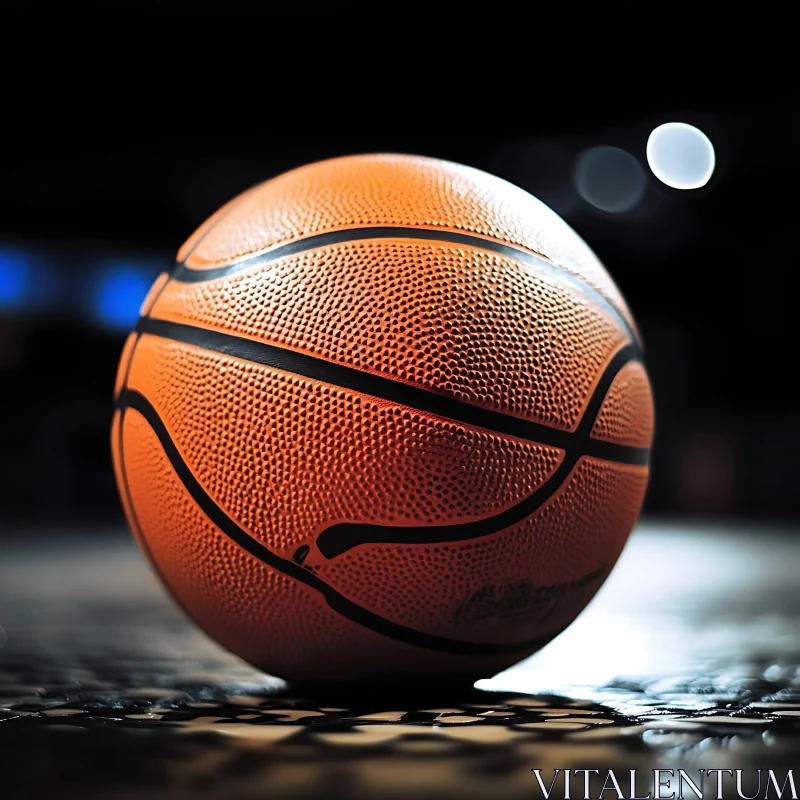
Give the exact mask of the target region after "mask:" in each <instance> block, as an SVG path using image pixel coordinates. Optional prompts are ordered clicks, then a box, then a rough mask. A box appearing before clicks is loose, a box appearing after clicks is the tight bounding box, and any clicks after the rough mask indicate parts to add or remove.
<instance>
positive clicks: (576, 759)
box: [0, 522, 800, 800]
mask: <svg viewBox="0 0 800 800" xmlns="http://www.w3.org/2000/svg"><path fill="white" fill-rule="evenodd" d="M799 565H800V531H792V530H777V529H774V528H769V527H763V528H759V527H757V526H751V527H730V526H722V525H720V526H716V527H715V526H708V525H705V526H701V525H670V524H664V523H653V522H651V523H648V524H643V525H641V526H640V528H639V529H638V530H637V531H636V533H635V534H634V536H633V537H632V539H631V542H630V544H629V545H628V547H627V548H626V550H625V552H624V554H623V556H622V558H621V560H620V562H619V563H618V565H617V567H616V568H615V570H614V572H613V573H612V575H611V577H610V578H609V580H608V582H607V583H606V585H605V586H604V587H603V589H602V590H601V591H600V593H599V594H598V596H597V598H596V599H595V600H594V601H593V602H592V603H591V605H590V606H589V608H588V609H587V610H586V611H585V612H584V613H583V614H582V615H581V616H580V617H579V619H578V620H577V621H576V622H575V623H574V624H573V625H572V626H571V627H570V628H569V629H568V630H567V631H566V632H565V633H563V634H562V635H561V636H559V637H558V638H557V639H556V640H555V641H554V642H553V643H552V644H550V645H548V646H547V647H546V648H545V649H544V650H542V651H541V652H540V653H538V654H536V655H534V656H532V657H531V658H529V659H527V660H526V661H524V662H522V663H521V664H519V665H517V666H516V667H514V668H512V669H510V670H508V671H506V672H504V673H502V674H500V675H498V676H495V677H494V678H491V679H488V680H484V681H480V682H479V683H478V684H477V685H476V688H475V689H474V690H472V691H471V692H468V693H466V694H463V695H460V696H455V697H453V696H447V695H444V694H437V693H435V692H434V693H432V692H431V691H430V690H429V689H428V688H427V687H426V686H425V684H424V682H420V683H419V684H417V685H412V686H409V688H408V692H407V693H406V694H405V695H403V696H385V697H380V698H374V697H355V698H353V697H351V698H349V699H347V700H343V699H342V698H341V697H336V696H333V695H332V696H330V697H313V698H312V697H297V696H294V695H293V694H292V693H291V692H287V691H286V689H285V688H284V687H283V686H282V685H281V684H280V682H277V681H275V680H274V679H270V678H268V677H266V676H264V675H263V674H261V673H259V672H257V671H256V670H254V669H252V668H251V667H249V666H248V665H246V664H243V663H242V662H241V661H239V660H238V659H237V658H235V657H234V656H232V655H230V654H228V653H226V652H225V651H224V650H222V649H221V648H220V647H218V646H217V645H216V644H215V643H213V642H212V641H211V640H209V639H208V638H207V637H206V636H205V635H204V634H203V633H201V632H200V631H199V630H198V629H197V628H196V627H195V626H194V625H193V624H192V623H191V622H189V621H188V620H187V619H186V618H185V617H184V616H183V614H182V612H180V611H179V610H178V609H177V608H176V607H175V606H174V605H173V604H172V602H171V601H170V600H169V599H168V598H167V596H166V595H165V594H164V591H163V590H162V589H161V587H160V585H159V584H158V582H157V581H156V579H155V578H154V577H153V575H152V574H151V572H150V569H149V567H148V566H147V565H146V563H145V562H144V560H143V559H142V557H141V556H140V555H139V552H138V550H137V549H136V547H135V545H134V544H133V542H132V540H131V539H129V538H128V537H127V536H124V535H119V534H116V535H113V536H111V535H110V536H108V537H104V538H98V537H94V538H93V539H89V538H81V537H79V536H76V535H74V534H72V533H67V532H50V533H35V534H29V535H26V536H22V535H13V536H7V537H6V538H5V539H2V538H0V786H2V787H3V792H2V797H4V798H7V800H32V799H33V798H35V799H36V800H39V798H48V799H49V798H63V799H65V800H69V799H70V798H81V799H82V800H83V798H86V800H93V798H106V797H108V798H111V797H113V798H115V800H117V799H119V800H127V798H130V799H131V800H133V799H134V798H137V799H138V798H148V800H160V798H170V800H182V799H183V798H214V799H216V798H225V799H226V800H228V799H229V798H230V799H231V800H236V799H237V798H241V799H242V800H250V798H284V797H291V798H316V797H352V798H371V797H380V798H383V797H387V798H409V797H423V798H427V797H430V798H438V797H453V798H456V797H457V798H486V797H491V798H517V797H519V798H532V797H541V796H542V794H541V791H540V789H539V787H538V784H537V783H536V780H535V777H534V774H533V773H532V772H531V770H532V769H535V768H539V769H541V770H542V773H541V774H542V776H543V777H544V778H545V779H546V781H547V782H548V783H549V780H550V779H551V778H552V776H553V772H552V770H554V769H561V770H564V769H578V768H583V769H585V768H599V769H600V770H601V774H600V777H598V778H597V779H596V780H600V778H601V777H603V776H604V775H605V770H608V769H613V770H615V774H617V775H622V774H624V775H625V776H626V778H627V776H628V775H629V773H628V771H629V770H631V769H637V770H639V772H638V773H637V775H638V778H639V783H637V787H638V789H639V793H640V794H642V793H644V794H646V793H647V792H648V791H652V790H653V779H652V772H651V771H652V770H653V769H655V768H665V769H666V768H673V769H678V768H682V769H684V770H686V771H687V774H688V775H689V776H691V777H695V778H697V776H698V774H699V773H698V770H699V769H701V768H705V769H708V768H729V769H742V770H744V772H743V773H742V782H743V784H742V787H741V788H742V790H743V791H744V793H746V794H749V795H751V796H752V795H754V793H755V795H757V796H758V797H763V796H764V795H763V789H762V790H761V793H759V789H758V787H757V786H756V784H755V781H756V778H757V773H756V769H759V768H760V769H762V770H764V773H766V770H768V769H774V771H775V774H776V775H779V776H780V778H781V780H783V778H784V777H785V776H786V774H787V769H789V768H794V769H795V773H796V777H797V781H798V787H797V788H798V789H800V580H799V579H798V576H800V569H798V566H799ZM574 780H575V781H576V783H575V786H574V788H573V795H572V796H573V797H581V796H582V792H583V784H582V780H583V779H582V778H581V779H580V780H579V779H577V778H576V779H574ZM592 781H593V783H592V786H591V796H593V797H597V796H598V792H599V790H600V789H601V788H602V785H601V784H602V781H601V782H600V783H596V781H595V778H594V777H592ZM595 783H596V785H595ZM723 786H724V797H737V796H738V794H737V791H736V787H735V785H734V783H733V782H732V779H730V782H729V783H725V784H723ZM673 788H674V786H673ZM624 789H625V791H626V792H627V786H625V787H624ZM664 791H665V792H666V794H667V795H668V794H669V790H664ZM715 793H716V792H715V791H712V790H711V788H708V789H707V791H706V792H705V793H704V797H709V798H710V797H713V796H714V794H715ZM563 794H564V793H563V787H562V786H561V784H559V789H558V790H557V792H556V793H555V794H554V795H553V796H557V797H559V798H561V797H563ZM616 796H617V795H616V794H615V793H614V792H613V791H610V790H609V791H608V792H606V793H605V794H604V797H606V798H613V797H616ZM686 796H687V797H690V798H694V797H695V794H692V793H689V794H688V795H686ZM770 796H775V795H774V793H773V794H771V795H770ZM787 796H791V795H790V794H784V797H787Z"/></svg>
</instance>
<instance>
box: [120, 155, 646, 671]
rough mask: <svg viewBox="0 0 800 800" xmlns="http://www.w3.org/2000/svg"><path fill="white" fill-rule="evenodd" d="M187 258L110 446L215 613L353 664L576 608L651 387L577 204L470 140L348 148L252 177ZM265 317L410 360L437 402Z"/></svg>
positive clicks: (219, 625) (459, 661)
mask: <svg viewBox="0 0 800 800" xmlns="http://www.w3.org/2000/svg"><path fill="white" fill-rule="evenodd" d="M369 227H382V228H386V227H392V228H398V229H403V230H398V231H396V232H392V235H390V236H387V235H386V234H385V233H384V234H382V238H375V239H372V238H369V236H365V231H364V230H363V229H364V228H369ZM351 229H352V230H353V234H354V236H353V239H352V240H350V241H348V240H347V239H346V238H345V239H344V240H340V241H337V242H334V243H329V244H324V243H323V244H319V245H317V244H314V243H311V244H310V245H309V246H308V247H306V248H305V249H303V246H302V245H301V246H300V248H299V250H298V252H295V253H293V254H290V255H286V256H285V257H281V258H277V259H270V258H269V256H267V257H266V258H264V257H260V256H262V254H264V253H265V252H267V253H268V251H269V250H270V248H276V247H281V246H284V245H286V244H287V243H288V242H299V241H301V240H303V239H308V238H310V237H313V236H317V235H319V234H324V233H326V232H330V231H345V232H346V231H349V230H351ZM418 231H440V232H442V240H437V238H435V237H434V238H426V239H420V238H415V236H417V235H418V234H417V233H416V232H418ZM448 232H450V233H453V232H459V233H461V234H469V236H470V237H471V238H470V239H469V240H466V241H464V240H458V241H454V240H453V239H452V237H451V239H450V240H449V241H448V240H447V236H446V234H447V233H448ZM356 234H357V236H356ZM348 235H349V234H347V233H345V234H343V236H345V237H346V236H348ZM427 235H428V234H426V236H427ZM487 242H494V243H497V242H499V243H502V244H504V245H511V246H513V247H514V248H518V250H519V252H520V258H516V257H515V256H514V254H513V252H512V253H511V254H509V253H508V252H502V253H499V252H497V251H496V250H492V249H491V248H489V247H488V246H487V244H486V243H487ZM523 254H534V255H538V256H543V257H544V258H546V259H547V260H548V262H549V265H550V268H549V269H545V268H544V267H545V266H547V265H546V264H543V266H542V269H537V267H536V262H535V260H534V263H533V265H532V263H531V261H530V259H528V260H527V261H526V260H525V259H524V258H522V255H523ZM179 257H180V259H181V260H182V261H184V262H185V268H188V269H189V270H194V271H195V272H194V273H192V277H193V279H192V280H191V281H186V280H181V279H180V278H179V276H177V275H176V276H175V277H173V278H172V279H170V280H167V278H166V276H163V277H162V278H160V279H159V281H158V282H157V283H156V285H155V286H154V287H153V289H152V290H151V292H150V294H149V295H148V298H147V299H146V301H145V303H144V304H143V309H142V311H143V314H145V315H147V317H148V319H147V320H145V323H150V322H152V323H156V324H157V325H158V326H160V327H157V328H153V327H152V325H151V326H150V328H148V325H147V324H145V325H144V327H143V328H142V329H141V332H137V333H134V334H132V335H131V337H130V339H129V340H128V342H127V343H126V346H125V348H124V351H123V354H122V358H121V362H120V369H119V375H118V379H117V387H116V388H117V395H118V398H119V401H120V402H119V410H118V411H117V413H116V415H115V419H114V426H113V430H112V446H113V450H114V463H115V469H116V474H117V479H118V483H119V486H120V493H121V496H122V502H123V506H124V508H125V511H126V514H127V515H128V519H129V521H130V523H131V527H132V528H133V530H134V533H135V535H136V537H137V539H138V540H139V543H140V545H141V546H142V548H143V549H144V550H145V552H146V553H148V555H149V556H150V558H151V560H152V562H153V564H154V566H155V568H156V569H157V570H158V572H159V574H160V575H161V577H162V579H163V580H164V582H165V584H166V585H167V586H168V587H169V589H170V590H171V591H172V593H173V594H174V596H175V597H176V599H177V600H178V601H179V602H180V603H181V604H182V605H183V606H184V608H185V609H186V610H187V612H188V613H189V614H190V615H191V616H192V617H193V618H194V619H195V620H196V621H197V622H198V623H199V624H200V625H202V626H203V627H204V628H205V629H206V630H207V631H208V632H209V633H210V634H211V635H212V636H214V637H215V638H216V639H217V640H219V641H220V642H221V643H222V644H224V645H225V646H227V647H228V648H230V649H231V650H233V651H234V652H236V653H237V654H239V655H240V656H242V657H243V658H245V659H247V660H248V661H251V662H252V663H254V664H256V665H258V666H260V667H262V668H264V669H265V670H267V671H269V672H272V673H274V674H277V675H279V676H282V677H286V678H289V679H297V680H322V679H328V680H336V679H338V678H358V677H365V678H369V677H372V678H378V677H402V676H407V675H410V674H412V673H413V672H414V671H418V672H424V673H425V674H426V675H427V676H429V677H431V676H436V675H439V676H462V677H466V678H477V677H482V676H486V675H490V674H492V673H493V672H496V671H498V670H500V669H502V668H504V667H506V666H509V665H510V664H512V663H514V662H515V661H517V660H519V659H520V658H522V657H523V656H524V655H526V654H527V653H529V652H531V651H533V650H535V649H536V648H538V647H539V646H541V645H542V644H544V643H545V642H546V641H547V640H548V639H549V638H552V636H554V635H556V634H557V633H558V632H560V631H561V630H563V628H564V627H566V625H568V624H569V623H570V622H571V620H572V619H573V618H574V617H575V616H576V615H577V613H578V612H579V611H580V610H581V609H582V608H583V606H584V605H585V604H586V603H587V602H588V600H589V599H590V598H591V597H592V596H593V594H594V593H595V592H596V590H597V588H599V586H600V585H601V583H602V580H603V579H604V578H605V576H606V575H607V574H608V571H609V570H610V569H611V567H612V566H613V564H614V562H615V561H616V559H617V557H618V555H619V553H620V551H621V549H622V547H623V545H624V543H625V541H626V539H627V536H628V534H629V532H630V530H631V528H632V526H633V524H634V523H635V521H636V517H637V515H638V513H639V508H640V506H641V502H642V499H643V496H644V491H645V487H646V483H647V466H646V463H645V461H646V459H645V458H643V457H642V456H643V454H644V449H645V448H647V447H649V445H650V440H651V437H652V429H653V405H652V397H651V393H650V385H649V382H648V379H647V374H646V372H645V369H644V367H643V366H642V364H641V362H640V360H639V359H638V355H637V351H636V347H635V346H636V344H637V343H636V341H635V340H636V333H635V327H634V323H633V320H632V319H631V317H630V312H629V311H628V309H627V308H626V306H625V304H624V301H623V300H622V297H621V296H620V294H619V291H618V290H617V288H616V286H615V285H614V283H613V281H612V280H611V278H610V277H609V276H608V274H607V273H606V271H605V270H604V268H603V267H602V265H601V264H600V263H599V261H598V260H597V259H596V258H595V256H594V255H593V254H592V253H591V251H590V250H589V248H588V247H587V246H586V245H585V244H584V243H583V242H582V241H581V240H580V238H579V237H578V236H577V234H575V233H574V232H573V231H572V230H571V229H570V228H569V227H568V226H567V225H566V224H565V223H564V222H563V221H562V220H561V219H560V218H558V217H557V216H556V215H555V214H554V213H553V212H552V211H550V210H549V209H547V208H546V207H545V206H543V205H542V204H541V203H539V202H538V201H537V200H535V199H534V198H532V197H530V196H529V195H527V194H526V193H525V192H523V191H522V190H520V189H517V188H516V187H513V186H510V185H509V184H507V183H505V182H503V181H501V180H499V179H498V178H495V177H492V176H490V175H487V174H485V173H482V172H479V171H477V170H473V169H470V168H467V167H462V166H459V165H455V164H450V163H447V162H442V161H435V160H431V159H426V158H420V157H411V156H397V155H391V156H362V157H349V158H344V159H337V160H333V161H327V162H321V163H319V164H312V165H309V166H307V167H303V168H301V169H298V170H295V171H293V172H289V173H286V174H285V175H282V176H280V177H278V178H276V179H274V180H272V181H269V182H267V183H265V184H262V185H260V186H257V187H255V188H253V189H251V190H249V191H248V192H245V193H244V194H243V195H240V196H239V197H238V198H236V199H234V200H233V201H231V202H230V203H228V204H227V205H226V206H224V207H223V208H222V209H220V211H219V212H217V213H216V214H215V215H213V216H212V217H211V218H210V220H209V221H207V222H206V223H205V224H204V225H203V226H201V228H200V229H199V230H198V231H197V232H196V233H195V234H194V235H193V236H192V237H190V239H189V240H188V242H187V243H186V245H184V247H183V248H182V249H181V252H180V254H179ZM259 257H260V258H259ZM251 262H252V263H251ZM226 265H234V268H233V269H232V270H230V271H229V274H224V275H219V272H217V273H214V272H208V270H217V271H218V270H219V267H221V266H226ZM553 265H555V266H556V270H555V271H556V273H558V272H559V270H562V269H563V271H564V276H565V277H569V280H566V279H565V280H563V281H562V280H560V279H559V277H558V274H556V276H555V278H554V276H553V270H552V266H553ZM203 272H205V273H206V274H207V275H208V276H209V277H208V279H207V280H202V279H200V280H198V279H197V278H198V277H199V278H202V277H203V276H202V275H199V273H203ZM576 280H578V281H580V283H581V285H582V286H586V287H589V290H588V291H589V294H588V296H587V294H586V293H583V292H581V291H576V289H575V281H576ZM593 296H594V297H595V298H596V301H595V300H593V299H592V297H593ZM609 305H610V306H611V307H613V309H616V312H615V313H609V310H608V307H609ZM197 330H200V331H206V332H209V331H210V332H212V333H215V334H227V335H228V337H224V336H217V338H216V339H214V341H215V342H218V344H217V345H214V347H212V346H201V345H198V344H197V343H196V342H195V343H193V342H192V340H191V337H192V332H193V331H194V332H196V331H197ZM148 331H149V332H148ZM170 331H175V332H176V333H175V334H174V335H171V334H170ZM181 331H183V332H185V331H189V334H188V338H187V335H185V334H184V333H181ZM231 337H236V338H235V339H234V338H231ZM231 342H232V343H233V344H230V343H231ZM242 343H244V345H246V346H245V347H244V349H243V348H242ZM251 344H252V345H253V346H254V347H256V348H257V347H258V345H261V346H262V349H263V346H264V345H269V346H270V347H271V348H273V350H274V351H275V352H279V353H288V354H289V355H291V354H302V356H304V357H306V358H310V359H312V360H314V363H315V364H322V365H323V367H324V365H325V364H336V365H340V366H342V367H349V368H352V370H354V374H355V375H356V376H358V375H361V374H370V375H374V376H380V377H382V378H385V379H387V380H389V381H393V382H395V383H396V384H402V385H405V386H407V387H413V389H414V390H416V391H417V392H418V394H416V395H413V397H414V399H413V403H415V404H416V406H414V405H406V404H405V403H402V402H397V401H393V400H389V399H386V397H380V396H377V395H375V394H371V393H370V392H366V391H359V390H358V389H357V388H353V387H352V386H351V387H349V388H348V387H346V386H341V385H336V383H333V382H328V381H326V380H321V379H319V378H315V377H309V376H308V375H304V374H300V373H301V372H302V370H300V371H299V372H298V371H294V370H293V369H292V368H281V367H276V366H274V365H270V363H266V362H264V361H261V362H259V358H260V356H257V355H255V356H254V355H252V353H255V352H261V351H256V350H252V349H247V347H248V346H250V345H251ZM632 345H633V347H632ZM621 356H624V357H623V358H622V359H621V358H620V357H621ZM281 363H282V364H283V362H281ZM420 390H421V391H420ZM420 397H422V398H423V400H422V401H421V402H420V401H419V398H420ZM425 397H438V398H444V399H446V400H447V402H450V403H451V405H450V406H445V407H446V408H455V405H453V404H467V405H468V406H469V407H471V408H476V409H481V410H482V411H483V412H486V413H485V415H484V416H481V417H480V420H481V424H469V423H465V422H463V421H459V420H457V419H453V418H451V417H448V416H447V415H445V414H442V413H436V412H434V411H431V410H430V409H426V408H425V407H422V406H425V405H426V404H425V402H424V398H425ZM409 402H412V400H409ZM436 408H439V409H441V408H442V406H436ZM587 409H589V414H588V416H587ZM492 415H495V416H492ZM498 415H503V419H505V418H506V417H507V418H511V419H512V420H519V421H523V422H524V423H525V424H530V425H532V426H534V427H533V428H524V429H523V428H521V429H520V433H519V434H518V435H516V434H515V435H512V434H510V433H508V428H507V427H506V426H505V425H500V426H499V427H501V428H503V430H502V431H498V430H497V429H496V428H497V427H498V426H497V425H494V427H492V426H493V424H494V423H495V422H496V421H497V419H498V418H499V416H498ZM590 417H591V418H590ZM484 420H485V422H484ZM535 426H543V427H541V428H540V429H538V430H539V431H540V438H541V439H543V441H539V440H537V439H536V437H535V436H534V435H532V434H531V433H530V431H531V430H534V431H535V430H537V428H536V427H535ZM514 430H515V431H516V429H514ZM504 431H505V432H504ZM603 448H605V449H603ZM645 455H646V454H645ZM537 498H538V499H537ZM520 509H522V510H523V511H522V512H521V511H520ZM476 524H477V525H478V526H480V525H482V526H483V527H482V528H476ZM356 527H359V528H360V529H361V534H362V535H361V539H358V538H352V537H351V538H350V539H347V536H345V537H344V539H339V540H337V541H339V542H341V541H345V540H346V544H345V545H342V549H340V550H338V551H336V554H335V555H333V556H332V557H328V556H327V555H326V554H325V550H324V548H321V547H320V546H318V541H319V542H322V540H323V538H324V537H328V540H330V539H331V538H332V534H333V531H336V530H340V529H342V530H345V531H346V532H347V531H350V532H351V533H352V531H353V530H354V529H355V528H356ZM462 530H463V532H464V533H463V537H462V536H461V533H460V532H461V531H462ZM486 530H488V531H489V532H488V533H486V532H485V531H486ZM364 531H366V533H364ZM437 531H438V533H437ZM444 531H447V533H446V534H445V533H443V532H444ZM479 534H480V535H479ZM437 537H438V538H437Z"/></svg>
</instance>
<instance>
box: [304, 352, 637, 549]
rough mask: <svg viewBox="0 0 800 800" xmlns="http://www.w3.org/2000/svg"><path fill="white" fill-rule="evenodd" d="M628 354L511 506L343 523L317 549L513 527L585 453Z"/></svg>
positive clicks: (470, 535)
mask: <svg viewBox="0 0 800 800" xmlns="http://www.w3.org/2000/svg"><path fill="white" fill-rule="evenodd" d="M632 357H633V348H632V347H624V348H623V349H622V350H620V351H619V352H617V354H616V355H615V356H614V357H613V358H612V359H611V361H610V362H609V364H608V366H607V367H606V369H605V371H604V372H603V375H602V376H601V378H600V380H599V381H598V384H597V387H596V388H595V390H594V393H593V394H592V397H591V400H590V401H589V404H588V406H587V408H586V411H585V412H584V415H583V417H582V418H581V422H580V425H579V426H578V430H577V431H576V432H575V433H574V434H573V442H572V444H571V445H570V448H569V449H568V450H567V452H566V453H565V454H564V457H563V458H562V460H561V463H560V464H559V465H558V468H557V469H556V471H555V472H554V473H553V474H552V475H551V476H550V477H549V478H548V479H547V480H546V481H545V482H544V483H543V484H541V485H540V486H538V487H537V488H536V489H535V490H534V491H533V492H532V493H531V494H529V495H528V496H527V497H525V498H524V499H523V500H520V502H519V503H517V504H516V505H514V506H512V507H511V508H508V509H506V510H505V511H501V512H500V513H499V514H494V515H493V516H491V517H485V518H484V519H478V520H472V521H470V522H460V523H451V524H448V525H424V526H418V525H410V526H399V525H397V526H394V525H366V524H363V523H358V522H355V523H351V522H345V523H340V524H337V525H331V526H330V527H329V528H325V530H323V531H321V532H320V534H319V535H318V536H317V547H318V549H319V551H320V553H322V555H323V556H325V557H326V558H335V557H336V556H339V555H341V554H342V553H345V552H347V551H348V550H352V549H353V548H354V547H358V545H361V544H390V543H391V544H431V545H434V544H441V543H443V542H459V541H465V540H468V539H478V538H480V537H482V536H490V535H491V534H494V533H499V532H500V531H502V530H504V529H505V528H509V527H511V526H512V525H516V524H518V523H520V522H522V521H523V520H524V519H526V518H527V517H529V516H530V515H531V514H533V513H534V512H536V511H538V510H539V509H540V508H541V507H542V506H543V505H544V504H545V503H546V502H547V501H548V500H549V499H550V498H551V497H552V496H553V495H554V494H555V493H556V491H558V489H559V488H560V487H561V485H562V484H563V483H564V481H565V480H566V479H567V477H568V476H569V474H570V473H571V472H572V470H573V469H574V467H575V465H576V464H577V463H578V459H580V458H581V457H582V456H585V455H594V453H589V448H588V447H587V446H586V445H587V444H588V442H590V441H591V440H590V439H589V434H590V433H591V430H592V427H593V426H594V422H595V420H596V419H597V415H598V414H599V413H600V408H601V407H602V404H603V400H604V399H605V396H606V393H607V392H608V389H609V387H610V386H611V383H612V382H613V380H614V378H615V377H616V376H617V375H618V373H619V371H620V370H621V369H622V368H623V367H624V366H625V364H627V363H629V362H630V360H631V358H632Z"/></svg>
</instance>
